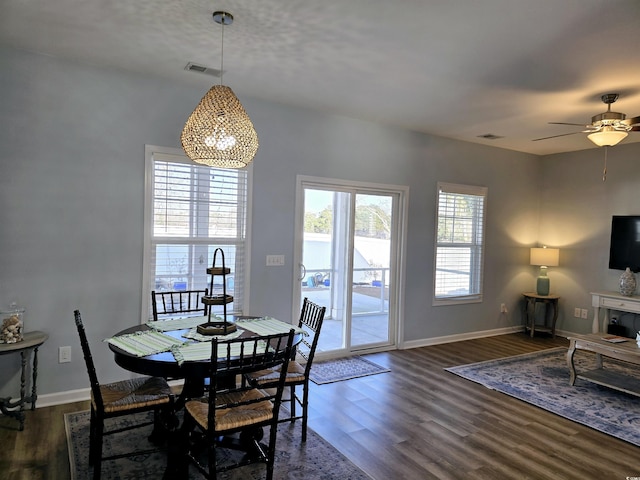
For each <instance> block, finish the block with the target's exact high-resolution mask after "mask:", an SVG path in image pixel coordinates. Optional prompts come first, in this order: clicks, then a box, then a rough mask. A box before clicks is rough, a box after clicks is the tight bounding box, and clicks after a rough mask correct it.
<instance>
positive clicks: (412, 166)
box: [0, 49, 638, 396]
mask: <svg viewBox="0 0 640 480" xmlns="http://www.w3.org/2000/svg"><path fill="white" fill-rule="evenodd" d="M0 71H2V75H1V76H0V92H1V95H2V98H1V101H0V146H1V149H2V150H1V152H0V305H6V304H8V303H9V302H11V301H17V302H18V303H20V304H21V305H23V306H25V307H26V308H27V313H26V328H27V330H43V331H46V332H47V333H49V335H50V338H49V341H48V342H47V343H46V344H45V345H44V346H43V347H42V349H41V352H40V360H41V361H40V380H39V387H40V392H41V393H42V394H47V393H55V392H64V391H68V390H72V389H78V388H86V387H87V385H88V381H87V376H86V371H85V367H84V364H83V362H82V358H81V352H80V350H79V344H78V341H77V334H76V332H75V328H74V324H73V320H72V318H73V316H72V314H73V310H74V309H75V308H79V309H80V310H81V311H82V313H83V317H84V319H85V325H86V326H87V329H88V332H89V336H90V339H91V340H92V342H93V352H94V356H95V359H96V362H97V364H98V374H99V376H100V377H101V380H102V381H113V380H117V379H121V378H125V377H127V376H129V374H128V372H126V371H124V370H122V369H120V368H119V367H117V366H116V365H115V364H114V362H113V359H112V356H111V354H110V352H109V350H108V348H107V346H106V345H105V344H102V343H100V340H101V339H103V338H106V337H108V336H110V335H111V334H113V333H115V332H117V331H119V330H121V329H123V328H125V327H127V326H130V325H132V324H135V323H137V322H139V321H140V304H141V299H142V297H141V295H142V293H141V283H142V244H143V225H142V222H143V191H144V189H143V182H144V145H145V144H152V145H160V146H168V147H179V145H180V143H179V134H180V132H181V130H182V126H183V124H184V121H185V119H186V118H187V116H188V115H189V114H190V112H191V110H192V109H193V107H194V106H195V105H196V104H197V102H198V101H199V99H200V98H201V96H202V95H203V94H204V93H205V91H206V88H205V89H197V88H189V87H185V86H180V85H174V84H171V83H169V82H165V81H163V80H159V79H154V78H145V77H141V76H136V75H133V74H128V73H123V72H118V71H113V70H104V69H100V68H97V67H87V66H80V65H76V64H72V63H68V62H64V61H61V60H58V59H55V58H51V57H46V56H40V55H33V54H30V53H24V52H18V51H15V50H10V49H0ZM236 93H237V94H238V96H239V97H240V98H241V100H242V102H243V104H244V106H245V108H246V109H247V111H248V112H249V114H250V116H251V118H252V120H253V122H254V124H255V127H256V130H257V131H258V133H259V136H260V150H259V151H258V155H257V156H256V159H255V162H254V178H253V180H254V184H253V224H252V240H251V242H252V244H251V246H252V261H251V279H250V281H251V285H250V302H249V303H250V310H251V311H252V312H263V313H266V314H269V315H272V316H275V317H279V318H282V319H286V320H289V319H290V317H291V311H292V305H291V301H292V300H291V299H292V293H291V292H292V286H293V281H294V280H293V276H294V269H293V268H292V266H291V260H292V258H293V237H294V232H293V225H294V197H295V178H296V175H298V174H302V175H317V176H323V177H330V178H339V179H347V180H358V181H370V182H376V183H390V184H401V185H408V186H409V187H410V205H409V223H408V239H407V252H406V256H407V259H408V262H407V266H406V291H405V292H404V301H405V310H404V311H405V318H404V319H403V322H404V339H403V340H404V341H405V342H410V343H414V344H415V343H420V342H426V341H428V340H429V339H430V338H434V337H441V336H451V335H460V334H473V332H479V331H485V330H492V329H497V328H502V327H509V326H512V325H519V324H520V322H521V318H520V313H519V308H520V292H522V291H524V290H530V289H531V288H532V286H533V281H534V280H533V279H534V276H535V274H536V272H535V270H533V268H532V267H530V266H528V265H527V263H528V247H529V246H531V245H534V244H536V243H537V242H538V241H541V242H542V241H545V242H548V243H549V244H553V243H558V242H560V239H557V241H556V238H555V237H554V233H553V232H555V230H557V229H558V230H559V229H561V228H563V220H562V218H561V217H559V218H560V220H558V222H557V223H554V224H550V222H551V219H553V218H555V217H554V215H557V214H556V213H555V212H556V210H557V207H558V205H557V202H564V203H565V204H567V207H566V210H567V211H566V213H565V214H564V216H566V217H571V218H573V217H574V215H575V216H578V215H582V216H584V217H588V216H589V215H592V210H593V209H594V208H598V209H601V210H602V211H601V212H600V213H599V216H598V218H597V219H596V220H594V221H597V222H598V223H599V224H601V223H602V222H604V223H605V224H606V223H608V215H609V214H610V212H609V210H610V209H608V208H607V207H605V206H600V203H599V201H600V200H594V199H592V196H591V195H590V194H589V193H588V192H589V191H591V190H594V189H595V190H597V189H602V188H606V189H607V191H611V192H617V191H619V190H621V189H627V188H632V187H633V185H627V184H626V183H625V181H623V180H617V179H616V177H615V176H614V166H613V161H611V162H610V172H611V173H610V179H609V180H608V182H607V185H606V187H602V186H601V185H600V183H601V182H600V183H599V179H598V168H599V164H598V162H597V159H596V157H597V158H600V154H601V152H602V150H594V151H593V152H592V151H588V152H586V153H585V154H584V155H593V161H592V162H590V163H593V169H595V171H594V172H591V170H592V168H590V167H589V168H587V167H586V163H585V162H584V161H583V157H584V155H583V154H572V155H561V156H556V157H550V158H539V157H535V156H532V155H525V154H521V153H517V152H512V151H507V150H502V149H498V148H492V147H486V146H480V145H474V144H469V143H464V142H458V141H454V140H447V139H443V138H438V137H433V136H429V135H422V134H417V133H413V132H409V131H405V130H401V129H396V128H389V127H386V126H383V125H380V124H375V123H370V122H364V121H359V120H353V119H349V118H344V117H336V116H331V115H327V114H325V113H321V112H316V111H309V110H303V109H298V108H293V107H287V106H283V105H279V104H272V103H268V102H264V101H260V100H255V99H251V98H245V97H244V96H243V95H242V92H236ZM618 151H619V152H625V150H624V149H622V148H619V149H616V152H618ZM627 151H628V152H629V153H628V156H629V159H631V157H633V152H634V151H635V153H636V155H635V156H636V157H637V153H638V148H637V147H636V148H635V149H634V147H633V146H631V147H627ZM596 153H597V155H596ZM574 168H577V170H578V172H579V173H577V174H576V173H572V170H573V169H574ZM628 168H632V165H631V162H630V160H629V167H628ZM556 170H557V171H558V172H557V174H556ZM563 172H566V177H567V180H571V181H572V182H573V180H574V179H575V176H576V175H580V186H577V185H576V186H575V187H567V185H566V184H565V182H563V181H561V180H560V178H561V177H562V175H563ZM556 177H558V178H556ZM621 178H624V177H621ZM437 181H446V182H455V183H469V184H474V185H484V186H487V187H488V188H489V194H488V213H487V247H486V261H485V289H484V293H485V301H484V302H483V303H480V304H472V305H463V306H453V307H438V308H433V307H431V292H432V289H433V285H432V272H433V228H434V213H435V212H434V210H435V198H436V190H435V186H436V182H437ZM636 187H637V185H636ZM567 188H575V190H576V192H574V194H575V195H576V196H577V197H578V198H579V199H580V201H581V202H587V205H582V204H580V205H579V206H576V207H571V206H569V205H570V204H571V202H572V201H573V197H574V194H569V193H567V194H566V195H565V193H564V192H565V191H566V189H567ZM578 190H579V192H578ZM625 191H626V190H625ZM635 191H637V188H636V189H635ZM578 193H579V195H578ZM620 195H621V196H622V197H624V195H622V194H620ZM627 195H631V194H630V193H629V194H627ZM618 201H619V202H625V201H626V199H620V200H618ZM589 204H591V205H592V206H591V207H589V206H588V205H589ZM540 207H542V210H543V211H544V216H543V217H542V220H543V224H542V229H541V230H540V234H539V223H538V218H539V217H538V212H539V209H540ZM576 222H577V225H578V226H579V227H584V225H590V224H591V221H590V220H587V219H586V218H585V219H583V220H581V221H578V220H576ZM607 229H608V226H607V225H599V232H598V233H597V234H595V235H593V236H591V237H589V239H588V240H586V239H585V238H582V239H581V240H578V239H574V240H573V244H574V245H576V246H575V247H574V250H575V252H574V255H575V256H576V258H577V257H579V256H583V255H588V256H587V257H585V258H593V257H594V256H595V255H596V254H598V255H604V250H605V249H606V248H608V239H607V238H605V237H606V231H607ZM552 240H553V241H552ZM566 241H567V242H568V241H569V239H566ZM580 242H584V245H583V244H581V243H580ZM567 245H568V244H567ZM559 246H561V247H563V251H562V253H561V261H563V264H562V266H561V267H559V268H558V269H557V270H556V269H554V270H553V271H552V272H551V276H552V284H553V286H554V290H556V291H559V292H560V293H561V294H562V295H563V301H562V303H563V310H562V312H561V318H560V322H561V326H562V327H572V328H574V329H575V330H576V331H579V330H581V329H582V330H583V331H587V329H588V328H582V327H583V324H582V323H583V322H582V323H579V324H577V323H575V322H573V319H570V318H567V317H568V313H567V312H569V309H568V308H567V309H566V312H565V309H564V307H565V300H564V296H565V295H567V297H569V298H570V306H571V310H570V311H571V313H572V312H573V303H575V302H577V301H580V304H581V305H582V304H586V303H588V302H587V300H588V299H587V293H585V292H588V291H589V289H592V288H599V287H602V286H605V285H604V284H605V283H607V281H609V282H610V283H611V282H613V281H614V280H615V278H613V277H614V276H612V275H609V278H605V277H607V275H606V274H607V271H606V268H604V267H602V265H599V266H598V267H592V268H588V267H587V266H586V263H589V262H585V261H580V260H577V259H576V260H575V261H573V262H572V263H569V262H567V263H565V261H564V260H563V259H564V258H568V257H567V255H569V253H567V252H569V251H570V249H569V248H564V245H559ZM267 254H284V255H285V257H286V261H287V265H288V266H289V268H280V267H278V268H274V267H270V268H266V266H265V255H267ZM603 261H604V260H603ZM573 267H575V268H576V272H578V273H575V274H571V273H569V272H571V269H572V268H573ZM500 303H506V304H507V306H508V307H509V310H510V313H509V314H508V315H500V313H499V306H500ZM589 325H590V323H589ZM61 345H71V346H72V348H73V352H72V362H71V363H69V364H58V363H57V350H58V347H59V346H61ZM13 357H16V358H13ZM0 362H2V369H1V371H0V386H2V387H1V388H0V395H2V396H4V395H12V394H13V395H15V393H16V385H17V378H18V376H19V373H18V359H17V356H4V357H0Z"/></svg>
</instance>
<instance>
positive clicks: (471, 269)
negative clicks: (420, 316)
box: [433, 183, 487, 305]
mask: <svg viewBox="0 0 640 480" xmlns="http://www.w3.org/2000/svg"><path fill="white" fill-rule="evenodd" d="M486 197H487V188H486V187H476V186H470V185H456V184H451V183H438V207H437V217H436V224H437V232H436V251H435V282H434V284H435V292H434V301H433V303H434V305H447V304H452V303H471V302H480V301H482V267H483V254H484V218H485V204H486Z"/></svg>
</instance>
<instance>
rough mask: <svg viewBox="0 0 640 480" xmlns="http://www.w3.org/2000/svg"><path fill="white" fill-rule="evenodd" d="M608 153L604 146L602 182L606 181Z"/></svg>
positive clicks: (607, 148)
mask: <svg viewBox="0 0 640 480" xmlns="http://www.w3.org/2000/svg"><path fill="white" fill-rule="evenodd" d="M608 151H609V147H607V146H606V145H605V146H604V170H603V171H602V181H603V182H606V181H607V152H608Z"/></svg>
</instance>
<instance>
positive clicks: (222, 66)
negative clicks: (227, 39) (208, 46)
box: [220, 14, 225, 85]
mask: <svg viewBox="0 0 640 480" xmlns="http://www.w3.org/2000/svg"><path fill="white" fill-rule="evenodd" d="M224 22H225V19H224V14H222V21H221V22H220V25H221V26H222V29H221V30H222V34H221V38H222V41H221V43H220V47H221V49H220V51H221V54H220V85H222V76H223V75H224Z"/></svg>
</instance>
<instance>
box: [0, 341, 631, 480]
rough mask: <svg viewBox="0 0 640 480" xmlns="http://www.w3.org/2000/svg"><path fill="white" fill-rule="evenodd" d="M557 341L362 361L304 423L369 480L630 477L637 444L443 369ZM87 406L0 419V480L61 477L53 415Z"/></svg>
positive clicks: (327, 390)
mask: <svg viewBox="0 0 640 480" xmlns="http://www.w3.org/2000/svg"><path fill="white" fill-rule="evenodd" d="M566 345H567V341H566V340H565V339H561V338H557V339H551V338H544V337H540V338H538V337H536V338H534V339H531V338H529V337H528V336H526V335H524V334H512V335H504V336H499V337H491V338H485V339H477V340H469V341H465V342H456V343H449V344H444V345H436V346H430V347H423V348H416V349H412V350H403V351H394V352H387V353H379V354H374V355H369V356H368V358H371V359H372V360H374V361H376V362H377V363H379V364H382V365H386V366H388V367H389V368H390V369H391V370H392V373H387V374H382V375H373V376H371V377H364V378H360V379H353V380H349V381H346V382H338V383H333V384H328V385H315V384H311V392H312V393H311V397H312V401H311V403H312V405H311V412H310V420H309V422H310V426H311V428H313V429H314V430H315V431H316V432H318V433H319V434H320V435H322V436H323V437H324V438H325V439H327V440H328V441H329V442H330V443H331V444H333V445H334V446H335V447H336V448H338V449H339V450H341V451H342V452H343V453H344V454H345V455H346V456H347V457H348V458H350V459H351V460H352V461H353V462H354V463H355V464H357V465H358V466H359V467H360V468H362V469H363V470H364V471H366V472H367V473H368V474H369V475H371V476H372V477H373V478H374V479H376V480H389V479H394V480H395V479H402V478H404V479H416V480H418V479H419V480H424V479H439V480H440V479H465V480H468V479H470V478H473V479H491V480H497V479H554V480H557V479H581V480H584V479H621V480H624V479H625V478H626V477H632V476H639V477H640V448H638V447H635V446H633V445H630V444H628V443H625V442H623V441H620V440H617V439H615V438H613V437H610V436H608V435H605V434H602V433H599V432H597V431H595V430H592V429H590V428H587V427H583V426H581V425H578V424H576V423H574V422H571V421H569V420H566V419H564V418H561V417H558V416H556V415H553V414H550V413H547V412H545V411H543V410H541V409H539V408H537V407H534V406H531V405H527V404H525V403H523V402H520V401H518V400H516V399H513V398H511V397H508V396H506V395H503V394H500V393H497V392H495V391H492V390H489V389H486V388H484V387H482V386H480V385H477V384H475V383H473V382H469V381H467V380H464V379H462V378H460V377H458V376H456V375H453V374H451V373H448V372H446V371H444V370H443V369H444V368H445V367H450V366H454V365H461V364H465V363H472V362H478V361H483V360H489V359H493V358H500V357H505V356H510V355H517V354H521V353H526V352H531V351H536V350H541V349H545V348H550V347H554V346H566ZM87 407H88V404H87V403H86V402H82V403H76V404H68V405H61V406H56V407H49V408H39V409H37V410H36V411H35V412H29V415H28V417H27V423H26V428H25V431H24V432H17V431H16V429H15V426H14V424H15V423H16V422H15V420H12V419H10V418H0V446H1V449H0V451H1V453H0V479H7V480H18V479H19V480H25V479H30V480H32V479H56V480H57V479H66V478H68V475H69V473H68V472H69V471H68V459H67V449H66V440H65V434H64V423H63V418H62V416H63V414H64V413H65V412H71V411H77V410H81V409H86V408H87ZM635 428H638V426H636V427H635ZM276 468H277V467H276Z"/></svg>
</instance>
